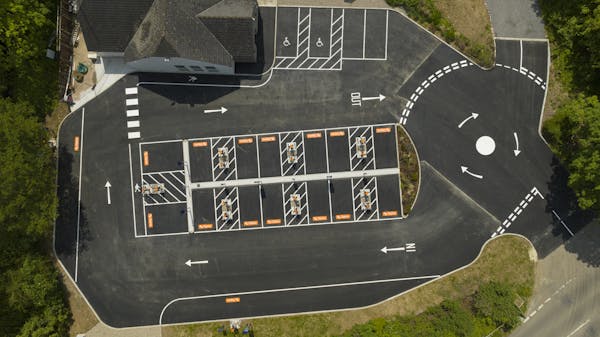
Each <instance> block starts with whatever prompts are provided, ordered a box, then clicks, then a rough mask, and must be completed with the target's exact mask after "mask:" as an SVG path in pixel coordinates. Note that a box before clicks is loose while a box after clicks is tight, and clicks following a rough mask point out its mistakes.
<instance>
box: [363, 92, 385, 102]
mask: <svg viewBox="0 0 600 337" xmlns="http://www.w3.org/2000/svg"><path fill="white" fill-rule="evenodd" d="M376 99H378V100H379V102H381V101H383V100H384V99H385V96H383V95H382V94H379V96H375V97H363V98H362V100H363V101H374V100H376Z"/></svg>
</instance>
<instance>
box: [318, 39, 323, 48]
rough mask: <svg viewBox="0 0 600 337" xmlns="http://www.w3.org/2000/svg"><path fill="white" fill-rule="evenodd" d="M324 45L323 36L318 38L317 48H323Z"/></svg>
mask: <svg viewBox="0 0 600 337" xmlns="http://www.w3.org/2000/svg"><path fill="white" fill-rule="evenodd" d="M321 47H323V41H321V38H320V37H319V38H317V48H321Z"/></svg>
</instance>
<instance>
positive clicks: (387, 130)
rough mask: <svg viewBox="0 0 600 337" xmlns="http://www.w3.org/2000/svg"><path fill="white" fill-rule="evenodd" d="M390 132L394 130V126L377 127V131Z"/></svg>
mask: <svg viewBox="0 0 600 337" xmlns="http://www.w3.org/2000/svg"><path fill="white" fill-rule="evenodd" d="M390 132H392V128H391V127H386V128H375V133H390Z"/></svg>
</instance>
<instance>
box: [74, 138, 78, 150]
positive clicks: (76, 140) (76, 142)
mask: <svg viewBox="0 0 600 337" xmlns="http://www.w3.org/2000/svg"><path fill="white" fill-rule="evenodd" d="M73 151H75V152H79V136H75V139H74V140H73Z"/></svg>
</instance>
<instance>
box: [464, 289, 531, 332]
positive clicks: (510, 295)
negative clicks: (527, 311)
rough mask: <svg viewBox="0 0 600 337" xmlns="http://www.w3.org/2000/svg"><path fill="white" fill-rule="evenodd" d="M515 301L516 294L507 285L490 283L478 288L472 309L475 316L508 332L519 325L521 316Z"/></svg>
mask: <svg viewBox="0 0 600 337" xmlns="http://www.w3.org/2000/svg"><path fill="white" fill-rule="evenodd" d="M515 299H516V293H515V292H514V291H513V290H512V288H511V286H510V285H509V284H507V283H498V282H490V283H487V284H484V285H482V286H481V287H479V290H478V291H477V293H476V294H475V296H474V299H473V307H474V308H475V311H476V313H477V314H479V315H481V316H483V317H489V318H490V319H491V320H492V321H493V322H494V324H496V325H498V326H499V325H502V326H503V327H504V329H505V330H509V329H512V328H513V327H515V326H516V325H517V324H519V321H520V320H519V318H520V316H521V312H520V311H519V308H517V306H516V305H515Z"/></svg>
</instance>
